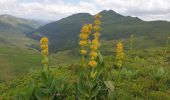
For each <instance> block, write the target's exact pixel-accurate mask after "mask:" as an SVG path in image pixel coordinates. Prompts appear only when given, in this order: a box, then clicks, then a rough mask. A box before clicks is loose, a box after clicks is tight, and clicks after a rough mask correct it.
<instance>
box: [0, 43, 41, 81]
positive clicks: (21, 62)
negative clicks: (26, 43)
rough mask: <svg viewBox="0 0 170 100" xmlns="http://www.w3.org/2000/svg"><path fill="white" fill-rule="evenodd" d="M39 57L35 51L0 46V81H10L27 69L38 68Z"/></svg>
mask: <svg viewBox="0 0 170 100" xmlns="http://www.w3.org/2000/svg"><path fill="white" fill-rule="evenodd" d="M40 60H41V57H40V54H39V53H38V52H36V51H35V50H28V49H20V48H17V47H12V46H4V45H0V69H1V70H0V80H1V81H4V80H10V79H13V78H15V77H16V76H19V75H21V74H24V73H27V72H28V70H29V69H36V68H39V67H40V65H41V64H40V62H41V61H40Z"/></svg>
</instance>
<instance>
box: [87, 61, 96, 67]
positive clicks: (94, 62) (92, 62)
mask: <svg viewBox="0 0 170 100" xmlns="http://www.w3.org/2000/svg"><path fill="white" fill-rule="evenodd" d="M89 65H90V66H91V67H92V68H96V66H97V62H96V61H94V60H91V61H90V62H89Z"/></svg>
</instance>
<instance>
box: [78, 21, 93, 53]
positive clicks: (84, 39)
mask: <svg viewBox="0 0 170 100" xmlns="http://www.w3.org/2000/svg"><path fill="white" fill-rule="evenodd" d="M91 30H92V24H85V25H84V26H83V27H82V29H81V33H80V35H79V37H80V39H81V40H80V41H79V45H80V46H81V50H80V53H81V54H82V55H86V54H87V51H86V50H85V46H87V44H88V38H89V34H90V32H91Z"/></svg>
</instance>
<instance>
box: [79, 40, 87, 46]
mask: <svg viewBox="0 0 170 100" xmlns="http://www.w3.org/2000/svg"><path fill="white" fill-rule="evenodd" d="M87 43H88V41H86V40H81V41H80V42H79V45H80V46H85V45H87Z"/></svg>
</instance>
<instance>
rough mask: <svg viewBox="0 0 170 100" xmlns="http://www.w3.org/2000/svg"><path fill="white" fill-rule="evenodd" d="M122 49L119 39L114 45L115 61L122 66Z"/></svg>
mask: <svg viewBox="0 0 170 100" xmlns="http://www.w3.org/2000/svg"><path fill="white" fill-rule="evenodd" d="M124 56H125V54H124V49H123V44H122V42H121V41H119V42H118V43H117V45H116V61H117V63H116V64H117V66H118V67H122V65H123V60H124Z"/></svg>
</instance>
